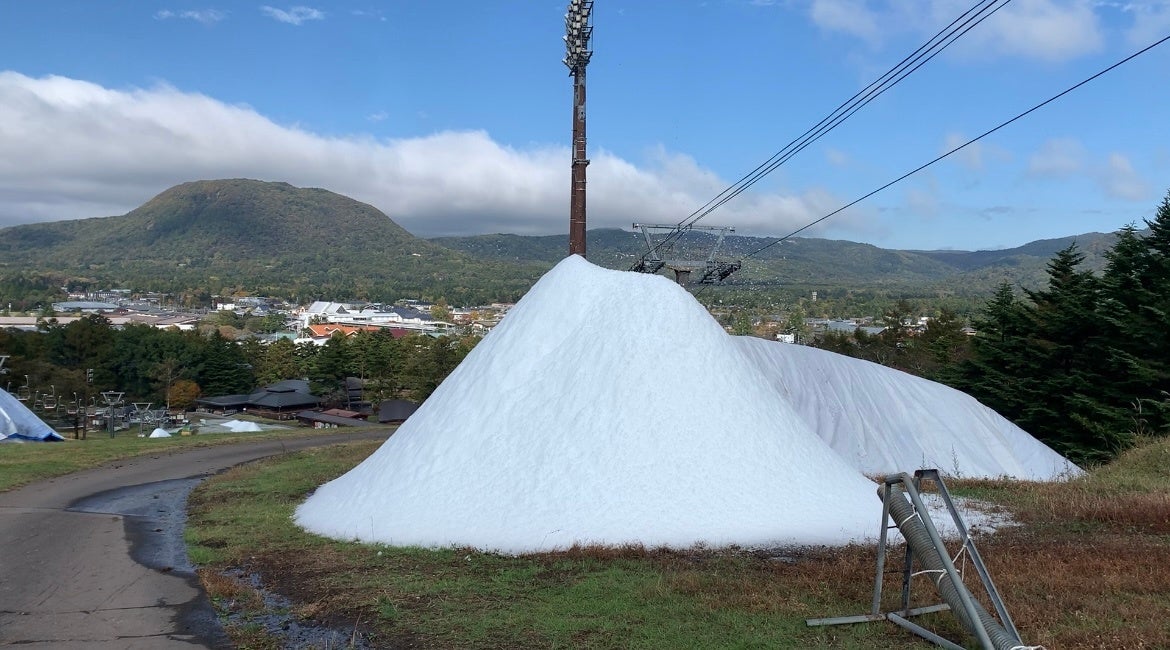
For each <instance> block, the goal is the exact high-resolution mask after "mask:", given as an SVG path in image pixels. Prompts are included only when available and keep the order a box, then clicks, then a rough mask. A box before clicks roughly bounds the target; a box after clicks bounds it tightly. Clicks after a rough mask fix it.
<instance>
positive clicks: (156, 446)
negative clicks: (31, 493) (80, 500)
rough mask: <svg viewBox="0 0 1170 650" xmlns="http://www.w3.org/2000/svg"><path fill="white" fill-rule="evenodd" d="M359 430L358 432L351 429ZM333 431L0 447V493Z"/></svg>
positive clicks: (125, 435)
mask: <svg viewBox="0 0 1170 650" xmlns="http://www.w3.org/2000/svg"><path fill="white" fill-rule="evenodd" d="M349 430H350V431H357V430H358V429H349ZM323 431H324V432H327V433H336V432H337V431H336V429H334V430H328V429H325V430H316V429H307V428H300V429H298V428H289V429H279V430H271V431H258V432H249V433H209V434H200V435H195V436H172V437H170V438H139V437H138V433H137V432H136V431H135V432H127V431H120V432H118V435H117V437H114V438H111V437H109V435H108V434H106V433H105V432H93V431H91V432H90V433H89V437H88V438H87V439H86V440H73V439H72V438H69V439H66V440H65V441H64V442H36V443H26V444H15V443H5V444H3V445H0V492H3V491H4V490H11V489H12V488H16V487H20V486H21V485H25V484H28V483H31V482H33V481H36V480H40V479H44V478H52V477H54V476H62V475H65V474H69V473H71V472H76V471H79V470H83V469H90V468H92V467H97V466H99V465H104V464H106V463H110V462H113V461H116V460H120V459H123V458H131V457H134V456H142V455H146V454H158V453H170V452H172V451H178V450H183V449H192V448H196V447H210V446H212V445H225V444H233V443H237V442H243V441H249V440H265V439H270V438H289V437H298V436H312V435H319V434H321V433H322V432H323Z"/></svg>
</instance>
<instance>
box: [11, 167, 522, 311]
mask: <svg viewBox="0 0 1170 650" xmlns="http://www.w3.org/2000/svg"><path fill="white" fill-rule="evenodd" d="M0 259H2V260H3V262H2V263H0V276H7V277H8V278H9V280H8V283H9V284H13V283H14V281H13V280H12V279H11V278H13V277H24V278H28V276H30V275H36V274H37V273H40V274H47V275H50V276H55V277H59V278H60V279H61V280H62V281H67V282H70V283H71V284H73V285H75V286H76V285H83V286H91V287H93V288H111V287H122V286H130V287H132V288H134V289H136V290H145V291H162V292H169V293H184V292H189V293H197V292H210V293H213V294H228V295H230V294H232V293H234V292H245V293H250V294H261V295H276V296H287V297H290V298H293V299H295V300H302V301H304V300H310V299H313V298H320V297H326V296H327V297H330V298H335V299H346V298H365V299H371V300H394V299H398V298H403V297H427V298H429V297H439V296H442V297H446V298H447V299H448V300H458V301H461V302H462V301H463V300H468V301H475V299H476V298H488V297H492V298H503V297H509V296H511V297H516V296H519V295H520V294H522V293H523V292H524V291H525V290H526V289H527V288H528V286H529V285H530V284H531V283H532V281H534V280H535V278H536V277H538V276H539V274H540V273H541V271H542V270H543V268H544V266H543V265H538V264H516V263H498V262H484V261H483V260H477V259H474V258H472V257H471V256H468V255H465V254H463V253H460V252H457V251H452V250H450V249H447V248H444V247H442V246H439V245H436V244H433V243H430V242H428V241H425V240H422V239H419V238H417V237H414V236H413V235H411V234H410V233H408V232H406V230H404V229H402V228H401V227H400V226H399V225H398V224H396V223H394V222H393V221H392V220H391V219H390V218H389V217H387V216H386V215H385V214H383V213H382V212H380V211H378V210H377V209H375V208H373V207H372V206H369V205H367V204H365V203H361V202H358V201H355V200H353V199H350V198H347V197H344V196H341V195H339V194H335V193H333V192H329V191H327V190H323V189H316V188H297V187H293V186H291V185H289V184H287V183H267V182H261V181H254V180H245V179H233V180H217V181H198V182H193V183H184V184H182V185H178V186H176V187H173V188H171V189H169V190H167V191H165V192H163V193H162V194H159V195H158V196H156V197H154V198H153V199H151V200H150V201H148V202H147V203H145V204H144V205H142V206H141V207H139V208H137V209H135V210H133V211H131V212H129V213H127V214H125V215H123V216H119V217H101V218H93V219H82V220H77V221H59V222H53V223H41V224H30V225H24V226H16V227H13V228H7V229H4V230H3V231H0ZM26 281H28V280H27V279H26Z"/></svg>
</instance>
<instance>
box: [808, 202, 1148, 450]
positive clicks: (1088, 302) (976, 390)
mask: <svg viewBox="0 0 1170 650" xmlns="http://www.w3.org/2000/svg"><path fill="white" fill-rule="evenodd" d="M1145 224H1146V226H1147V227H1148V228H1149V232H1148V233H1147V234H1145V235H1144V236H1143V235H1141V234H1139V232H1138V230H1137V229H1136V228H1135V227H1134V226H1132V225H1131V226H1127V227H1125V228H1123V229H1122V230H1121V231H1119V232H1118V233H1117V240H1116V242H1115V243H1114V245H1113V246H1112V247H1111V248H1110V249H1109V250H1108V251H1107V252H1106V253H1105V257H1106V265H1105V268H1104V269H1103V270H1102V271H1101V272H1100V273H1094V272H1092V271H1091V270H1087V269H1085V268H1083V264H1082V263H1083V261H1084V255H1083V254H1082V253H1081V252H1080V251H1079V250H1078V249H1077V245H1076V244H1075V243H1074V244H1072V245H1070V246H1069V247H1068V248H1066V249H1064V250H1062V251H1060V252H1058V253H1057V254H1056V255H1055V256H1054V257H1053V258H1052V259H1051V260H1050V261H1049V262H1048V265H1047V282H1046V284H1045V285H1044V286H1043V287H1042V288H1039V289H1035V290H1033V289H1027V288H1018V287H1013V286H1012V285H1011V284H1010V283H1007V282H1005V283H1003V284H1001V285H1000V286H999V287H998V289H997V290H996V292H995V294H994V295H993V296H992V297H991V299H990V300H988V301H987V302H986V304H985V305H984V306H983V308H982V310H981V311H980V313H979V314H978V315H976V316H975V317H974V318H973V319H972V325H973V327H974V329H975V330H976V332H977V333H976V335H975V336H973V337H968V336H966V335H965V334H964V333H963V332H962V327H963V323H962V322H961V321H960V320H959V319H958V318H956V317H955V315H954V313H952V312H947V311H946V310H943V311H942V312H941V313H940V315H939V318H936V319H934V320H932V321H931V322H930V323H929V324H928V325H927V326H926V330H925V332H922V333H920V334H917V335H914V334H913V333H912V332H911V331H909V329H908V328H907V327H906V325H905V323H906V316H907V315H909V313H910V312H912V307H911V306H909V305H908V304H904V303H899V304H898V306H896V307H895V308H893V309H891V310H890V311H889V312H887V314H886V317H885V323H886V325H887V329H886V330H885V331H883V332H881V333H880V334H878V335H875V336H868V335H865V334H864V333H863V332H858V333H856V334H854V335H848V336H846V335H829V336H826V337H825V338H824V339H822V340H821V341H819V342H818V343H817V345H818V346H820V347H825V348H827V349H831V350H834V351H837V352H842V353H845V354H849V355H851V356H856V357H860V358H865V359H868V360H870V361H875V362H877V363H882V364H883V365H887V366H892V367H895V368H899V369H901V370H905V371H908V372H911V373H914V374H917V375H920V376H925V377H927V378H929V379H933V380H936V381H941V382H943V383H946V384H949V385H951V386H953V387H955V388H957V389H959V390H962V391H964V392H967V393H969V394H971V395H972V396H974V397H975V398H976V399H978V400H979V401H980V402H982V403H983V404H985V405H987V406H989V407H991V408H992V409H994V410H995V411H997V412H999V413H1000V414H1001V415H1003V416H1004V417H1007V418H1008V419H1010V420H1012V421H1013V422H1014V423H1016V424H1017V425H1018V426H1020V427H1021V428H1022V429H1024V430H1025V431H1027V432H1029V433H1031V434H1032V435H1033V436H1036V437H1037V438H1039V439H1040V440H1042V441H1044V442H1045V443H1046V444H1048V445H1049V446H1051V447H1053V448H1054V449H1056V450H1057V451H1059V452H1060V453H1062V454H1064V455H1065V456H1066V457H1068V458H1069V459H1071V460H1073V461H1074V462H1078V463H1095V462H1102V461H1106V460H1108V459H1110V458H1112V457H1113V456H1115V455H1116V454H1117V453H1118V452H1119V451H1121V450H1123V449H1125V448H1127V447H1128V446H1130V445H1132V444H1133V442H1134V441H1135V440H1136V439H1137V438H1139V437H1140V436H1144V435H1166V434H1167V433H1170V194H1167V196H1166V198H1165V199H1163V201H1162V203H1161V204H1160V205H1159V206H1158V208H1157V210H1156V211H1155V215H1154V217H1153V219H1151V220H1145Z"/></svg>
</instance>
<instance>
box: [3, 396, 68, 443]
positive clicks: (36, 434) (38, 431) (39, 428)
mask: <svg viewBox="0 0 1170 650" xmlns="http://www.w3.org/2000/svg"><path fill="white" fill-rule="evenodd" d="M52 440H64V438H62V437H61V436H60V435H58V434H57V432H56V431H53V428H52V427H50V426H49V425H47V424H45V422H44V421H43V420H41V419H40V418H38V417H37V416H36V414H35V413H33V412H32V411H30V410H28V407H26V406H25V405H24V404H23V403H22V402H21V401H20V400H18V399H16V398H15V397H13V396H12V395H11V394H10V393H9V392H8V391H5V390H0V442H48V441H52Z"/></svg>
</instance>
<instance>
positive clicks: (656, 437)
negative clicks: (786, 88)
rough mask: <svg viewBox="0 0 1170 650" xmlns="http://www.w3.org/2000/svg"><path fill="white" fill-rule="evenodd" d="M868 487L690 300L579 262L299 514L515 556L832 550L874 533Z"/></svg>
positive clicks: (319, 526)
mask: <svg viewBox="0 0 1170 650" xmlns="http://www.w3.org/2000/svg"><path fill="white" fill-rule="evenodd" d="M875 490H876V487H875V485H874V484H873V483H872V482H870V481H869V480H867V479H865V478H864V477H863V476H862V475H861V474H860V473H859V472H858V471H857V470H856V469H854V468H853V467H851V466H850V465H849V464H848V463H846V462H845V461H844V460H843V459H842V458H841V457H840V456H838V455H837V454H836V453H834V452H833V451H832V449H830V448H829V446H828V445H827V444H825V443H824V442H823V441H822V440H821V439H820V438H819V437H818V436H817V435H816V434H815V433H813V432H812V431H811V430H810V429H809V428H808V427H807V426H806V425H805V424H804V421H803V420H802V419H801V418H800V417H799V416H798V415H797V414H796V413H795V412H794V411H793V410H792V408H791V407H790V406H789V405H788V404H787V402H785V401H784V400H781V399H778V398H777V396H776V393H775V391H774V390H773V388H772V386H771V384H769V382H768V380H767V379H766V378H765V377H764V376H763V374H762V373H761V372H760V370H759V369H758V368H757V367H756V366H755V365H753V364H752V363H750V362H748V361H747V360H746V359H745V357H744V355H743V354H742V353H741V352H740V347H739V345H738V344H737V343H735V342H734V341H733V339H732V337H729V336H727V334H726V333H725V332H724V331H723V330H722V329H721V328H720V327H719V325H718V324H717V323H716V322H715V321H714V320H713V319H712V318H711V316H710V315H709V314H708V313H707V311H706V310H705V309H704V308H703V307H702V306H701V305H700V304H699V303H698V302H696V301H695V300H694V298H693V297H691V296H690V294H688V293H687V292H686V291H685V290H683V289H682V288H680V287H678V286H676V285H674V284H673V283H671V282H669V281H668V280H666V279H665V278H662V277H658V276H648V275H639V274H633V273H625V272H620V271H606V270H603V269H600V268H597V267H595V266H593V265H591V264H589V263H587V262H586V261H585V260H583V259H581V258H580V257H570V258H568V259H566V260H564V261H563V262H561V263H560V264H558V265H557V266H556V268H554V269H553V270H552V271H550V272H549V273H548V274H546V275H545V276H544V277H543V278H542V279H541V280H540V281H539V282H537V283H536V285H535V286H533V288H532V289H531V290H530V291H529V292H528V294H527V295H526V296H525V297H524V298H523V299H522V300H521V301H520V302H519V303H518V304H517V305H516V306H515V307H514V308H513V309H512V311H511V313H509V315H508V318H506V319H505V320H504V321H503V322H502V323H501V324H500V325H499V326H498V327H496V328H495V329H494V330H493V331H492V332H491V333H490V334H488V336H487V337H485V338H484V340H483V341H482V342H481V343H480V344H479V345H477V346H476V347H475V349H474V350H473V351H472V352H471V354H470V355H469V356H468V357H467V359H466V360H464V362H463V363H462V364H461V365H460V366H459V367H458V368H456V369H455V371H454V372H453V373H452V374H451V375H450V376H449V377H448V378H447V380H446V381H444V382H443V384H442V385H441V386H439V388H438V390H436V391H435V393H434V394H433V395H431V397H430V398H429V399H427V401H426V402H425V403H424V404H423V405H422V406H421V407H420V408H419V410H418V411H417V412H415V414H414V415H413V416H412V417H411V418H410V419H409V420H408V421H407V422H406V423H405V424H404V425H402V427H401V428H399V429H398V431H397V432H396V433H395V434H394V436H393V437H391V438H390V439H389V440H387V441H386V442H385V443H384V444H383V445H382V446H381V447H380V448H379V449H378V451H376V452H375V453H374V454H373V455H371V456H370V457H369V458H367V459H366V460H365V461H364V462H362V463H361V464H360V465H358V466H357V467H356V468H354V469H353V470H351V471H350V472H349V473H347V474H345V475H343V476H341V477H340V478H338V479H336V480H334V481H331V482H329V483H327V484H325V485H323V486H321V488H319V489H318V490H317V491H316V493H315V494H313V495H312V496H311V497H310V498H309V499H308V500H307V501H306V502H305V503H304V504H302V505H301V506H300V507H299V508H298V509H297V511H296V515H295V518H296V521H297V522H298V523H299V524H300V525H302V526H304V527H305V528H307V529H309V530H311V531H314V532H317V533H320V534H323V535H327V536H330V537H336V538H342V539H358V540H362V541H370V542H384V543H387V544H395V545H420V546H428V547H442V546H450V545H468V546H474V547H478V548H482V549H489V550H499V551H504V552H529V551H542V550H551V549H558V548H566V547H568V546H570V545H572V544H574V543H597V544H609V545H616V544H624V543H642V544H645V545H647V546H651V547H653V546H660V545H667V546H672V547H688V546H691V545H694V544H696V543H700V542H702V543H706V544H709V545H712V546H725V545H731V544H739V545H745V546H754V545H765V544H829V543H842V542H846V541H849V540H854V539H861V538H863V537H875V536H876V533H877V528H878V522H877V519H878V518H879V516H880V512H881V511H880V506H879V505H878V504H879V501H878V499H877V497H876V496H875Z"/></svg>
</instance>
